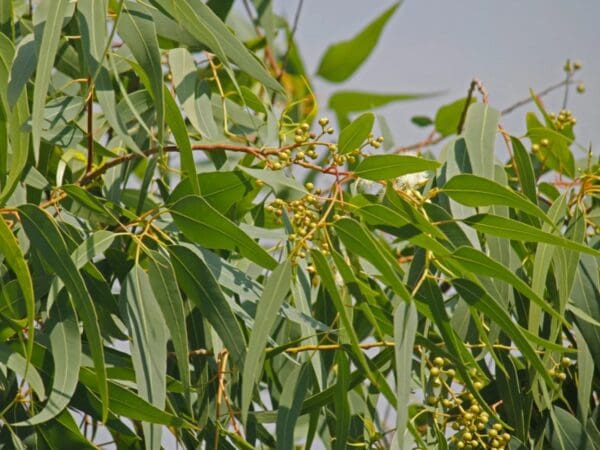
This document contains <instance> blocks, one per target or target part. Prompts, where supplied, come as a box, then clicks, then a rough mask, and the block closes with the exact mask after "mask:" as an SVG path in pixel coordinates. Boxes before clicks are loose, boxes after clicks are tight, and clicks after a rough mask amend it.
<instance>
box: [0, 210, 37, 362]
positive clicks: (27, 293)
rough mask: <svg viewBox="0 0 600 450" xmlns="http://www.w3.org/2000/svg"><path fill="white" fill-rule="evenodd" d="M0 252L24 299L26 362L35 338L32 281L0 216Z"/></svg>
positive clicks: (10, 233)
mask: <svg viewBox="0 0 600 450" xmlns="http://www.w3.org/2000/svg"><path fill="white" fill-rule="evenodd" d="M0 252H1V253H2V255H4V258H5V260H6V262H7V263H8V266H9V267H10V268H11V269H12V270H13V272H14V273H15V275H16V277H17V281H18V282H19V286H20V288H21V292H22V293H23V298H24V299H25V311H26V312H27V337H28V339H27V362H28V363H29V361H30V359H31V353H32V352H33V342H34V336H35V328H34V320H35V297H34V293H33V281H32V280H31V274H30V273H29V267H27V262H26V261H25V257H24V256H23V253H22V252H21V248H20V247H19V243H18V242H17V239H16V238H15V236H14V235H13V234H12V231H11V230H10V228H8V225H6V222H5V221H4V218H2V216H0Z"/></svg>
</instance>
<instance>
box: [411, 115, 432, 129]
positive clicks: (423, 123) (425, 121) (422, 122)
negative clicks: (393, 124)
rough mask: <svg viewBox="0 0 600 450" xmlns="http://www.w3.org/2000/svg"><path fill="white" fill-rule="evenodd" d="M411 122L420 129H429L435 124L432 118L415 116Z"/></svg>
mask: <svg viewBox="0 0 600 450" xmlns="http://www.w3.org/2000/svg"><path fill="white" fill-rule="evenodd" d="M410 121H411V122H412V123H414V124H415V125H416V126H418V127H428V126H429V125H433V123H434V122H433V120H432V119H431V117H428V116H413V117H411V118H410Z"/></svg>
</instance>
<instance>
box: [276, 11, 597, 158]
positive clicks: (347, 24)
mask: <svg viewBox="0 0 600 450" xmlns="http://www.w3.org/2000/svg"><path fill="white" fill-rule="evenodd" d="M393 3H394V2H393V1H389V0H386V1H383V0H382V1H369V0H305V1H304V8H303V12H302V16H301V18H300V25H299V28H298V32H297V40H298V44H299V47H300V50H301V52H302V55H303V56H304V59H305V62H306V65H307V69H308V71H309V72H310V73H315V72H316V68H317V66H318V63H319V60H320V57H321V55H322V54H323V52H324V50H325V49H326V48H327V46H328V45H329V44H331V43H334V42H337V41H339V40H343V39H348V38H349V37H351V36H353V35H354V34H355V33H357V32H358V31H359V30H360V29H361V28H362V27H363V26H365V25H366V24H367V23H368V22H370V21H371V20H372V19H373V18H375V17H376V16H377V15H379V14H380V13H381V12H382V11H383V10H385V9H386V8H387V7H389V6H390V5H391V4H393ZM276 5H277V6H276V7H277V9H278V10H279V11H280V12H282V13H283V14H284V15H285V16H286V17H288V18H291V17H292V16H293V13H294V12H295V8H296V5H297V0H285V1H283V0H281V1H278V2H276ZM599 47H600V2H599V1H597V0H577V1H566V0H563V1H559V0H526V1H517V0H503V1H495V2H492V1H483V0H454V1H449V0H406V1H405V2H404V3H403V4H402V5H401V7H400V8H399V9H398V11H397V12H396V14H395V15H394V16H393V17H392V19H391V20H390V21H389V23H388V25H387V27H386V29H385V31H384V33H383V35H382V37H381V39H380V42H379V45H378V46H377V48H376V49H375V51H374V53H373V54H372V55H371V57H370V58H369V59H368V60H367V62H366V63H365V64H364V65H363V66H362V67H361V68H360V69H359V71H358V72H357V73H355V74H354V76H353V77H352V78H351V79H349V80H348V81H346V82H345V83H342V84H331V83H327V82H324V81H319V80H318V78H316V77H315V80H317V81H316V83H315V86H316V90H317V94H318V97H319V99H320V102H321V105H322V106H323V107H325V105H326V101H327V98H328V96H329V94H330V93H331V92H333V91H335V90H336V89H340V88H343V89H361V90H372V91H378V92H390V93H393V92H431V91H445V92H447V93H446V94H444V95H443V96H441V97H438V98H434V99H430V100H425V101H417V102H411V103H396V104H394V105H392V106H390V107H386V108H383V109H381V112H382V113H384V115H385V116H386V118H387V119H388V122H389V124H390V126H391V128H392V129H393V131H394V136H395V140H396V143H397V144H409V143H412V142H413V141H415V140H419V139H421V138H423V137H424V136H425V135H426V134H427V131H425V130H423V129H418V128H417V127H415V126H414V125H412V124H411V123H410V117H411V116H412V115H414V114H424V115H430V116H433V115H434V114H435V111H436V109H437V107H438V106H440V105H442V104H444V103H447V102H450V101H452V100H455V99H457V98H460V97H462V96H464V95H465V94H466V91H467V88H468V85H469V82H470V80H471V79H472V78H473V77H478V78H479V79H481V80H482V82H483V83H484V85H485V86H486V88H487V90H488V91H489V94H490V104H491V105H492V106H494V107H497V108H499V109H502V108H505V107H507V106H509V105H510V104H512V103H513V102H515V101H517V100H519V99H522V98H524V97H526V96H527V95H528V90H529V88H530V87H532V88H534V89H536V90H539V89H542V88H544V87H546V86H548V85H550V84H553V83H555V82H558V81H560V80H561V79H562V77H563V76H564V72H563V71H562V66H563V64H564V61H565V60H566V59H567V58H571V59H579V60H581V61H582V62H583V69H582V70H581V71H579V72H577V75H576V78H578V79H579V78H580V79H582V80H583V81H584V82H585V85H586V87H587V91H586V93H585V94H584V95H578V94H576V93H574V92H573V93H572V95H571V97H570V99H571V100H570V102H569V108H570V109H571V110H572V111H573V112H574V114H575V116H576V117H577V120H578V123H577V126H576V128H575V131H576V135H577V141H578V142H579V143H580V144H582V145H584V146H587V145H588V144H589V143H590V141H591V142H592V143H595V148H596V150H595V151H594V153H595V154H598V152H599V151H598V150H597V148H598V146H600V58H599V56H600V48H599ZM562 96H563V92H562V91H557V92H556V93H554V94H552V95H550V96H548V97H546V99H545V103H546V106H547V108H548V109H550V110H552V111H556V110H558V109H560V106H561V104H562ZM528 110H533V108H532V107H531V106H529V107H525V108H522V109H520V110H517V111H515V112H514V113H513V114H511V115H510V116H507V117H505V118H503V120H502V123H503V124H504V126H505V127H506V128H507V129H508V130H509V132H511V133H513V134H520V133H523V132H524V114H525V112H526V111H528ZM577 156H581V155H577Z"/></svg>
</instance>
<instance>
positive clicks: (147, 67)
mask: <svg viewBox="0 0 600 450" xmlns="http://www.w3.org/2000/svg"><path fill="white" fill-rule="evenodd" d="M118 32H119V36H121V37H122V38H123V41H124V42H125V44H127V47H129V49H130V50H131V52H132V53H133V56H134V57H135V59H136V60H137V62H138V63H139V65H140V67H141V68H142V70H143V71H144V72H145V74H146V76H147V77H148V81H149V83H150V85H149V86H147V88H148V90H149V91H150V93H151V94H152V98H153V99H154V107H155V109H156V115H157V120H156V121H157V123H158V142H159V145H162V139H163V132H164V120H165V97H164V90H163V81H162V80H163V74H162V66H161V61H160V58H161V56H160V49H159V48H158V41H157V38H156V27H155V25H154V19H153V17H152V13H151V12H150V10H149V9H148V7H146V6H144V5H142V4H139V3H133V2H127V3H126V4H125V8H124V9H123V12H122V14H121V20H120V21H119V25H118ZM172 109H173V108H171V110H170V111H169V113H170V114H171V113H173V111H172ZM171 126H172V125H171ZM176 130H177V131H179V129H177V127H176ZM178 135H179V133H178ZM176 137H177V135H176ZM178 144H180V143H179V142H178ZM188 144H189V142H188ZM180 145H181V144H180ZM190 152H191V151H190ZM183 156H184V158H186V156H187V155H185V149H184V155H183ZM182 164H183V162H182ZM185 169H186V170H190V168H189V167H188V166H187V165H186V166H185ZM193 173H195V171H194V172H193Z"/></svg>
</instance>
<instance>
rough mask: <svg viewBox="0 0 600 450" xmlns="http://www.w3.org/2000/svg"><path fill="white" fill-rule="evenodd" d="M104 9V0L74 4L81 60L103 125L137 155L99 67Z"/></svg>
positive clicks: (104, 45) (104, 44) (103, 49)
mask: <svg viewBox="0 0 600 450" xmlns="http://www.w3.org/2000/svg"><path fill="white" fill-rule="evenodd" d="M107 6H108V2H107V0H79V1H78V2H77V19H78V21H79V30H80V32H81V43H82V47H83V59H84V61H85V64H86V66H87V69H88V75H89V76H91V77H92V78H93V81H94V92H95V94H96V98H97V100H98V103H100V107H101V108H102V113H103V114H104V117H106V120H107V122H108V123H109V124H110V126H111V127H112V128H113V129H114V130H115V132H116V134H117V135H118V136H119V138H120V139H121V141H122V143H123V144H124V145H125V146H127V147H128V148H131V149H133V150H134V151H137V152H140V149H139V147H138V145H137V144H136V143H135V141H134V140H133V139H132V138H131V136H129V134H128V132H127V127H126V125H125V124H124V122H123V118H122V116H121V115H120V114H118V113H117V100H116V95H115V91H114V89H113V83H112V81H111V79H110V75H109V72H108V70H107V69H106V68H105V67H104V66H103V65H102V61H103V60H104V58H105V57H106V51H107V50H108V47H107V42H106V41H107V36H106V23H107V22H106V14H107Z"/></svg>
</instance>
